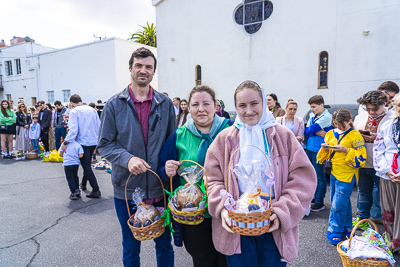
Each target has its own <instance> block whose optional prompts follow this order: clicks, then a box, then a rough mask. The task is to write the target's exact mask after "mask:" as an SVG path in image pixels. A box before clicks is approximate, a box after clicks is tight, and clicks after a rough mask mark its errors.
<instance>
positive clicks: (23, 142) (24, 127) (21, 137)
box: [15, 102, 32, 152]
mask: <svg viewBox="0 0 400 267" xmlns="http://www.w3.org/2000/svg"><path fill="white" fill-rule="evenodd" d="M15 115H16V117H17V129H16V136H15V149H16V150H18V151H19V152H25V151H28V150H29V136H28V131H29V125H30V124H31V123H32V119H31V114H29V112H28V109H27V107H26V105H25V104H24V103H23V102H21V103H19V104H18V107H17V112H16V113H15Z"/></svg>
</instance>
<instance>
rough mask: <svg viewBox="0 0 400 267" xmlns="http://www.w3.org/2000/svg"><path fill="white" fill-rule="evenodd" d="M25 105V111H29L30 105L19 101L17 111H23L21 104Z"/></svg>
mask: <svg viewBox="0 0 400 267" xmlns="http://www.w3.org/2000/svg"><path fill="white" fill-rule="evenodd" d="M22 105H24V106H25V113H29V109H28V107H27V106H26V105H25V103H19V104H18V106H17V112H22V111H21V106H22Z"/></svg>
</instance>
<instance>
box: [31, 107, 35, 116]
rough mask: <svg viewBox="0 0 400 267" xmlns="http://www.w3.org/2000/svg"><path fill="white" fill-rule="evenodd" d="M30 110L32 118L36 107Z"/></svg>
mask: <svg viewBox="0 0 400 267" xmlns="http://www.w3.org/2000/svg"><path fill="white" fill-rule="evenodd" d="M29 110H30V113H31V116H33V115H34V113H35V111H36V109H35V107H30V108H29Z"/></svg>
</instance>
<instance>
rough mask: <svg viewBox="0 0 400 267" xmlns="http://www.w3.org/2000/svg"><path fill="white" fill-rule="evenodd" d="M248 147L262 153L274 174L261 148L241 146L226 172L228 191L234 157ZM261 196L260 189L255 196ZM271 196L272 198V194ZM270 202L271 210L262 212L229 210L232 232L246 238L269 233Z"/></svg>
mask: <svg viewBox="0 0 400 267" xmlns="http://www.w3.org/2000/svg"><path fill="white" fill-rule="evenodd" d="M246 146H251V147H255V148H257V149H258V150H260V151H261V153H262V154H263V155H264V157H265V158H266V160H267V163H268V166H269V169H270V171H271V174H272V169H271V165H270V163H269V160H268V158H267V156H266V155H265V152H263V151H262V150H261V149H260V148H258V147H256V146H253V145H244V146H241V147H239V148H238V149H236V150H235V151H234V152H233V153H232V155H231V158H230V160H229V163H228V170H227V172H226V179H225V188H226V190H227V189H228V179H229V170H230V165H231V162H232V159H233V156H234V155H235V154H236V153H237V152H238V151H239V150H240V149H241V148H243V147H246ZM259 194H262V193H261V190H260V189H259V190H258V192H257V193H256V194H255V195H254V196H256V195H259ZM269 195H270V196H271V192H270V194H269ZM268 202H269V208H268V209H267V210H265V211H262V212H251V213H243V212H235V211H231V210H228V216H229V218H230V219H231V230H232V231H233V232H235V233H237V234H240V235H245V236H258V235H262V234H265V233H266V232H267V231H268V229H269V226H270V219H269V218H270V217H271V209H272V204H271V199H270V200H269V201H268Z"/></svg>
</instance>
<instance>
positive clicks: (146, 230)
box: [125, 169, 167, 241]
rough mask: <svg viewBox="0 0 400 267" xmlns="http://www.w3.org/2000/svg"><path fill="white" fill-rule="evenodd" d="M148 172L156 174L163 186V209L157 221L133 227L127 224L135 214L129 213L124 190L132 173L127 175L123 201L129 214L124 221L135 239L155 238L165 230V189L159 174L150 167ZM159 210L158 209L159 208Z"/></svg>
mask: <svg viewBox="0 0 400 267" xmlns="http://www.w3.org/2000/svg"><path fill="white" fill-rule="evenodd" d="M147 170H148V171H149V172H152V173H153V174H154V175H155V176H157V178H158V180H159V181H160V183H161V186H162V188H163V194H164V209H163V210H162V212H161V213H162V214H163V215H162V216H161V218H160V219H159V220H158V221H155V222H153V223H152V224H150V225H149V226H145V227H133V226H132V225H131V224H129V220H130V219H131V218H132V217H134V216H135V214H132V215H131V212H130V210H129V204H128V198H127V193H126V190H127V187H128V182H129V179H130V178H131V176H132V174H130V175H129V177H128V180H127V181H126V184H125V201H126V208H127V209H128V214H129V219H128V221H127V222H126V223H127V224H128V226H129V228H130V229H131V231H132V234H133V237H134V238H135V239H137V240H139V241H146V240H152V239H155V238H157V237H159V236H161V235H162V234H163V233H164V232H165V225H164V222H165V216H164V215H165V214H164V211H165V210H166V208H167V206H166V205H167V201H166V196H165V192H164V191H165V190H164V185H163V183H162V181H161V178H160V176H158V175H157V173H155V172H154V171H153V170H151V169H147ZM159 210H160V208H159Z"/></svg>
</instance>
